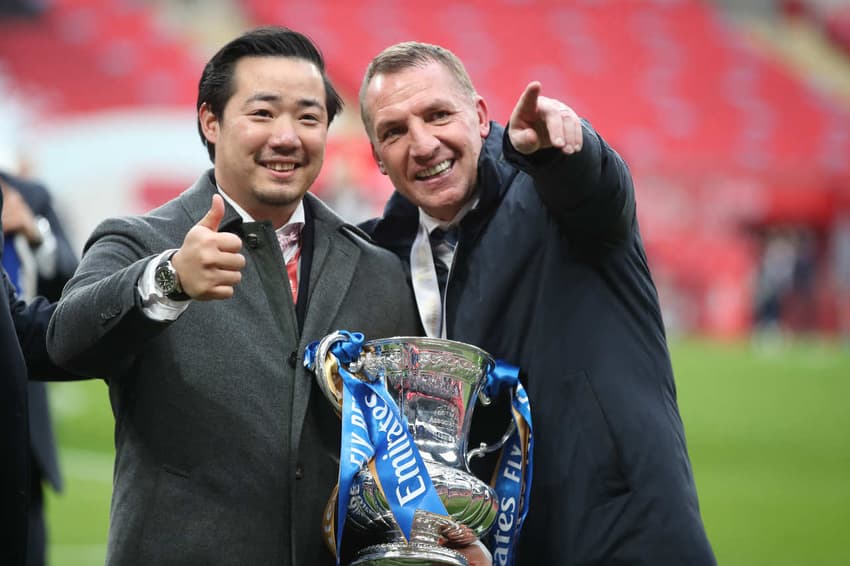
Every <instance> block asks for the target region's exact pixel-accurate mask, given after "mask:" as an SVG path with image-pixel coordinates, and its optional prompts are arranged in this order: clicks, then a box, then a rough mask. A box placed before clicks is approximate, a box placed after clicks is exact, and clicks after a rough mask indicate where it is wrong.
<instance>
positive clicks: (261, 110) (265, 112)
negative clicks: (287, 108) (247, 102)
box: [251, 108, 272, 118]
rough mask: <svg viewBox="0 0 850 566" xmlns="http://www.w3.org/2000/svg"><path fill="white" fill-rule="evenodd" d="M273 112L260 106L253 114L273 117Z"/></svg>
mask: <svg viewBox="0 0 850 566" xmlns="http://www.w3.org/2000/svg"><path fill="white" fill-rule="evenodd" d="M271 115H272V113H271V112H269V111H268V110H266V109H265V108H258V109H257V110H254V111H253V112H251V116H259V117H261V118H271Z"/></svg>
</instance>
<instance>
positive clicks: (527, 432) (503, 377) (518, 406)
mask: <svg viewBox="0 0 850 566" xmlns="http://www.w3.org/2000/svg"><path fill="white" fill-rule="evenodd" d="M505 389H510V390H511V391H512V395H511V409H512V410H511V412H512V414H513V418H514V424H515V425H516V427H515V429H514V432H513V433H512V434H511V436H510V438H509V439H508V441H507V442H506V443H505V445H504V447H503V448H502V454H501V456H500V458H499V465H498V466H497V468H496V474H495V476H494V477H493V489H495V490H496V494H497V496H498V498H499V513H498V515H497V517H496V524H495V525H494V526H493V528H492V529H491V531H490V533H489V535H488V536H487V542H488V546H489V547H490V550H491V551H492V553H493V564H494V565H499V566H511V565H512V564H513V563H514V561H515V559H516V556H515V552H516V541H517V539H518V538H519V533H520V530H521V529H522V524H523V522H524V521H525V517H526V515H527V514H528V503H527V501H528V494H529V492H530V490H531V477H532V469H533V466H532V462H533V457H532V456H533V453H534V435H533V431H532V426H531V405H530V404H529V402H528V395H526V393H525V388H523V386H522V383H520V381H519V368H518V367H516V366H513V365H511V364H509V363H507V362H505V361H503V360H497V361H496V365H495V367H494V368H493V369H492V370H491V371H490V373H488V375H487V383H486V384H485V386H484V394H485V395H487V396H488V397H490V398H491V399H492V398H494V397H496V396H498V395H499V394H500V393H501V392H502V391H503V390H505Z"/></svg>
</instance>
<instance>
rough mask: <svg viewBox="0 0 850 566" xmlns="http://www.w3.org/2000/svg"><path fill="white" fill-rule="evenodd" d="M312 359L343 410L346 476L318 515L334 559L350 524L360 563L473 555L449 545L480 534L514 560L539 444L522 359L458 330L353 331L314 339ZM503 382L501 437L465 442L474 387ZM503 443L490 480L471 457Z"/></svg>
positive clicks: (491, 389) (455, 564)
mask: <svg viewBox="0 0 850 566" xmlns="http://www.w3.org/2000/svg"><path fill="white" fill-rule="evenodd" d="M305 364H306V365H307V367H309V368H310V369H312V370H313V371H314V373H315V376H316V379H317V381H318V384H319V387H320V389H321V390H322V392H323V393H324V394H325V396H326V397H327V399H328V400H329V401H330V402H331V403H332V404H333V406H334V408H335V409H336V411H337V413H338V414H339V415H340V417H341V421H342V423H341V424H342V444H341V449H340V473H339V484H338V486H337V489H335V490H334V493H332V494H331V497H330V499H329V501H328V504H327V507H326V510H325V514H324V524H323V526H322V527H323V532H324V534H325V541H326V543H327V544H328V546H329V548H331V550H332V551H334V552H335V554H336V556H337V563H339V562H340V545H341V541H342V534H343V531H345V532H346V537H347V538H346V540H347V544H346V547H348V546H349V545H348V541H349V540H354V541H355V542H354V547H355V548H356V550H355V551H354V552H353V553H354V557H353V561H352V562H351V564H353V565H357V566H363V565H391V564H393V565H414V564H440V565H448V566H468V562H467V560H466V558H464V556H463V555H462V554H461V553H459V552H457V551H455V550H453V549H452V547H455V548H457V547H462V546H465V545H468V544H471V543H473V542H475V541H476V540H477V539H479V538H484V537H485V536H487V537H488V538H487V540H488V542H489V546H490V549H491V551H492V553H493V558H494V563H496V564H511V563H512V562H513V547H514V542H515V540H516V538H517V536H518V534H519V531H520V527H521V525H522V520H523V519H524V517H525V500H526V494H527V492H528V490H529V489H530V484H531V472H532V465H531V462H532V459H531V454H532V451H533V435H532V430H531V414H530V408H529V406H528V398H527V397H526V395H525V391H524V390H523V388H522V385H521V384H520V383H519V380H518V373H519V372H518V369H517V368H515V367H512V366H509V365H507V364H505V363H503V362H501V361H499V362H496V361H494V360H493V358H492V357H491V356H490V355H489V354H487V353H486V352H484V351H483V350H481V349H479V348H477V347H475V346H471V345H469V344H464V343H461V342H455V341H451V340H445V339H437V338H419V337H395V338H385V339H377V340H370V341H368V342H364V337H363V335H362V334H359V333H353V332H347V331H339V332H336V333H333V334H330V335H328V336H326V337H325V338H323V339H322V340H320V341H318V342H316V343H314V344H312V345H311V346H310V348H308V350H307V353H306V356H305ZM503 390H510V391H511V393H512V412H513V416H514V419H513V422H512V425H511V427H510V428H509V430H508V431H507V432H506V433H505V435H504V436H503V437H502V439H501V440H500V441H499V442H498V443H497V444H495V445H494V446H487V445H482V446H480V447H478V448H476V449H474V450H470V451H467V436H468V432H469V427H470V424H471V419H472V412H473V409H474V407H475V402H476V399H479V398H480V399H481V401H482V402H484V403H489V399H490V398H491V397H492V396H493V395H498V394H499V393H500V391H503ZM497 449H501V450H502V455H501V458H500V463H499V465H498V467H497V470H496V472H495V474H494V482H493V485H487V484H486V483H484V482H483V481H481V480H479V479H478V478H476V477H475V476H474V475H473V474H472V473H470V471H469V467H468V462H469V461H470V459H471V458H473V457H475V456H483V455H484V454H486V453H489V452H492V451H494V450H497ZM348 537H351V538H350V539H349V538H348Z"/></svg>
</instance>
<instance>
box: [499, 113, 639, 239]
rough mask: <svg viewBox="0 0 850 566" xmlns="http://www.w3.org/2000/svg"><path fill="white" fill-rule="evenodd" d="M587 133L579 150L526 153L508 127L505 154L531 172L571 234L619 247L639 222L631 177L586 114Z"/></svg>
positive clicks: (511, 160)
mask: <svg viewBox="0 0 850 566" xmlns="http://www.w3.org/2000/svg"><path fill="white" fill-rule="evenodd" d="M582 133H583V140H584V141H583V144H582V150H581V151H580V152H578V153H576V154H573V155H565V154H563V153H562V152H561V151H560V150H558V149H555V148H549V149H544V150H540V151H538V152H536V153H534V154H531V155H523V154H521V153H519V152H518V151H517V150H516V149H514V147H513V145H512V144H511V142H510V138H509V137H508V133H507V129H506V130H505V134H504V139H503V144H502V145H503V151H504V155H505V158H506V159H507V160H508V161H509V162H511V163H513V164H514V165H516V166H517V167H518V168H519V169H521V170H522V171H524V172H525V173H527V174H528V175H530V176H531V178H532V179H533V181H534V187H535V189H536V190H537V192H538V193H539V195H540V198H541V199H542V200H543V202H544V203H545V205H546V207H547V208H548V209H549V211H550V212H551V213H552V215H553V216H554V217H555V218H556V220H557V221H558V223H559V224H560V226H561V228H562V229H563V230H564V232H565V233H566V234H567V236H568V237H570V238H572V239H573V240H575V241H578V242H582V243H584V244H586V245H590V246H594V247H595V246H601V247H616V246H618V245H620V244H622V243H623V242H624V241H626V240H627V239H628V238H629V237H630V235H631V234H632V229H633V227H634V224H635V194H634V185H633V183H632V177H631V174H630V173H629V170H628V167H627V166H626V163H625V162H624V161H623V159H622V158H621V157H620V156H619V155H618V154H617V152H615V151H614V150H613V149H612V148H611V147H610V146H609V145H608V144H607V143H606V142H605V140H603V139H602V137H601V136H599V134H597V133H596V130H594V129H593V127H592V126H591V125H590V124H589V123H588V122H587V121H585V120H582Z"/></svg>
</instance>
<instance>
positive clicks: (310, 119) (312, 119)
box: [301, 114, 319, 122]
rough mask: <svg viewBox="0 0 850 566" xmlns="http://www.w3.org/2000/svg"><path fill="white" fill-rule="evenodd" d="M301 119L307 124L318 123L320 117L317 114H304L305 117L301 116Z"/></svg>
mask: <svg viewBox="0 0 850 566" xmlns="http://www.w3.org/2000/svg"><path fill="white" fill-rule="evenodd" d="M301 119H302V120H304V121H305V122H318V121H319V117H318V116H317V115H315V114H304V115H303V116H301Z"/></svg>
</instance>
